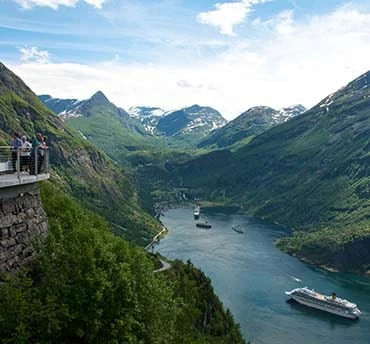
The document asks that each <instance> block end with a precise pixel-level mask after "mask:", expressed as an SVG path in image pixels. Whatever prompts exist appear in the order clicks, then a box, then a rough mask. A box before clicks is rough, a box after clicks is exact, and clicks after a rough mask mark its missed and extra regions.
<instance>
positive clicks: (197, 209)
mask: <svg viewBox="0 0 370 344" xmlns="http://www.w3.org/2000/svg"><path fill="white" fill-rule="evenodd" d="M199 216H200V206H199V205H196V206H195V208H194V219H199Z"/></svg>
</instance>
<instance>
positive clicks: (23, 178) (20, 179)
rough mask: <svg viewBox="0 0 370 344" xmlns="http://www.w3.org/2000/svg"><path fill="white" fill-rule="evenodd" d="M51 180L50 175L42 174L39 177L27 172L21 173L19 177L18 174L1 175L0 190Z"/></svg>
mask: <svg viewBox="0 0 370 344" xmlns="http://www.w3.org/2000/svg"><path fill="white" fill-rule="evenodd" d="M49 178H50V175H49V173H40V174H38V175H37V176H35V175H29V174H28V173H27V172H20V173H19V175H18V173H17V172H15V173H12V174H2V175H0V188H8V187H11V186H17V185H22V184H31V183H37V182H41V181H43V180H47V179H49Z"/></svg>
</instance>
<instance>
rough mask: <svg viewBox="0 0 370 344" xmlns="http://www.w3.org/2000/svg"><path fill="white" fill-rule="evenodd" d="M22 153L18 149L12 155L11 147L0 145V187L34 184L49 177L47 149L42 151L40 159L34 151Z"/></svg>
mask: <svg viewBox="0 0 370 344" xmlns="http://www.w3.org/2000/svg"><path fill="white" fill-rule="evenodd" d="M22 153H23V152H22V150H21V149H19V150H18V151H17V152H16V154H13V155H12V151H11V147H8V146H5V147H4V146H0V189H5V188H11V187H16V186H20V185H26V184H34V183H37V182H41V181H43V180H47V179H49V178H50V174H49V150H48V149H45V150H44V151H43V155H42V160H41V158H40V156H39V155H38V154H37V153H36V152H35V153H34V154H33V155H32V154H31V152H29V153H28V155H27V156H25V155H22ZM13 167H14V170H13ZM31 171H32V173H30V172H31Z"/></svg>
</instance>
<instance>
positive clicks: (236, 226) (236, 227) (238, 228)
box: [231, 225, 244, 234]
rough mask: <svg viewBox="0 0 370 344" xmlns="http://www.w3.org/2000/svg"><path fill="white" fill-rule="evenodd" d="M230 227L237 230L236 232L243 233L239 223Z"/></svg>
mask: <svg viewBox="0 0 370 344" xmlns="http://www.w3.org/2000/svg"><path fill="white" fill-rule="evenodd" d="M231 229H232V230H233V231H235V232H237V233H240V234H243V233H244V231H243V229H242V226H241V225H234V226H232V227H231Z"/></svg>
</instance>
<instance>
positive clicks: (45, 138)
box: [39, 136, 48, 172]
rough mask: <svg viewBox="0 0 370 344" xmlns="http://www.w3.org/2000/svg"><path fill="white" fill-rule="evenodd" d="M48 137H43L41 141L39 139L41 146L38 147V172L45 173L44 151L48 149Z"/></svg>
mask: <svg viewBox="0 0 370 344" xmlns="http://www.w3.org/2000/svg"><path fill="white" fill-rule="evenodd" d="M47 139H48V137H47V136H43V137H42V139H41V145H40V149H41V151H40V161H39V171H41V170H43V172H45V166H44V163H45V155H46V149H48V146H47V143H46V141H47Z"/></svg>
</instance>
